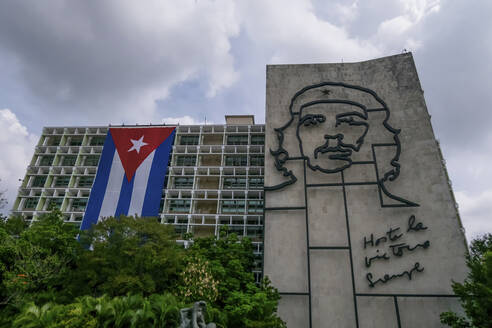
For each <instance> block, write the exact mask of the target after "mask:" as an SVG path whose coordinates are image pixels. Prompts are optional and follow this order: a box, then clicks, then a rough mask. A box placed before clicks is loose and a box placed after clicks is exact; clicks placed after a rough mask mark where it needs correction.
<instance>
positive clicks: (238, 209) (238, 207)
mask: <svg viewBox="0 0 492 328" xmlns="http://www.w3.org/2000/svg"><path fill="white" fill-rule="evenodd" d="M221 205H222V206H221V208H222V213H224V214H226V213H227V214H239V213H241V214H242V213H244V208H245V202H244V200H242V199H239V200H223V201H222V204H221Z"/></svg>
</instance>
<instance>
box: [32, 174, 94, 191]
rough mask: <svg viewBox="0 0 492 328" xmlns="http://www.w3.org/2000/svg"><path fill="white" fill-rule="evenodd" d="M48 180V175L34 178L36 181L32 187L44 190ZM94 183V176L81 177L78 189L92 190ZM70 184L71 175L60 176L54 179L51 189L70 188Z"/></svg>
mask: <svg viewBox="0 0 492 328" xmlns="http://www.w3.org/2000/svg"><path fill="white" fill-rule="evenodd" d="M46 180H47V176H46V175H38V176H36V177H34V180H33V182H32V185H31V186H32V187H38V188H42V187H44V185H45V183H46ZM93 181H94V177H93V176H82V177H79V179H78V183H77V187H79V188H90V187H91V186H92V183H93ZM69 183H70V175H60V176H56V177H54V179H53V182H52V183H51V187H68V185H69Z"/></svg>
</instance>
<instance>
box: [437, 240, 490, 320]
mask: <svg viewBox="0 0 492 328" xmlns="http://www.w3.org/2000/svg"><path fill="white" fill-rule="evenodd" d="M466 264H467V266H468V268H469V269H470V271H469V273H468V276H467V278H466V279H465V281H464V282H463V284H461V283H458V282H453V291H454V292H455V294H456V295H458V296H459V298H460V300H461V305H462V306H463V309H464V310H465V313H466V318H465V317H461V316H459V315H457V314H456V313H453V312H444V313H442V314H441V323H443V324H446V325H448V326H450V327H453V328H467V327H476V328H490V327H492V319H491V318H492V234H486V235H484V236H483V237H481V238H477V239H475V240H473V241H472V242H471V245H470V254H467V255H466Z"/></svg>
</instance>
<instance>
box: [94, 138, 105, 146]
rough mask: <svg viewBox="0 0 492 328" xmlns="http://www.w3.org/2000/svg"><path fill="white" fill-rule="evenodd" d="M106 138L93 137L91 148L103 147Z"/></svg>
mask: <svg viewBox="0 0 492 328" xmlns="http://www.w3.org/2000/svg"><path fill="white" fill-rule="evenodd" d="M105 139H106V137H92V139H91V146H102V145H104V140H105Z"/></svg>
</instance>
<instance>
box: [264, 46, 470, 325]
mask: <svg viewBox="0 0 492 328" xmlns="http://www.w3.org/2000/svg"><path fill="white" fill-rule="evenodd" d="M326 82H328V83H326ZM321 83H324V84H323V85H321ZM315 85H317V86H315ZM310 86H311V87H310ZM306 87H307V88H306ZM303 88H305V89H304V90H303ZM301 90H302V91H301ZM266 92H267V97H266V102H267V103H266V156H265V186H266V187H270V186H276V185H279V184H280V183H282V182H284V181H289V180H290V181H294V180H296V181H295V183H293V184H290V185H288V186H285V187H283V188H281V189H278V190H275V191H269V190H268V188H267V189H266V190H267V191H266V193H265V194H266V196H265V198H266V202H265V203H266V210H265V249H264V253H265V262H264V272H265V274H266V275H268V276H269V277H270V278H271V280H272V282H273V284H274V285H275V286H276V287H277V288H278V289H279V291H280V292H281V293H290V294H289V295H287V294H285V296H284V298H283V299H282V301H281V302H280V308H279V313H280V314H281V315H282V316H283V318H284V320H286V321H287V323H288V327H294V328H296V327H398V326H399V325H400V326H401V327H440V324H439V318H438V316H439V313H440V312H442V311H445V310H447V309H459V305H458V301H457V299H456V298H454V297H449V296H450V295H451V294H452V289H451V287H450V284H451V280H456V281H461V280H463V279H464V277H465V275H466V266H465V264H464V254H465V252H466V241H465V238H464V233H463V229H462V226H461V223H460V221H459V216H458V213H457V210H456V207H455V201H454V197H453V195H452V191H451V189H450V186H449V183H448V180H447V174H446V172H445V167H444V165H443V161H442V158H441V153H440V150H439V147H438V144H437V142H436V141H435V137H434V134H433V132H432V127H431V124H430V117H429V114H428V112H427V108H426V106H425V101H424V97H423V92H422V90H421V87H420V83H419V80H418V76H417V72H416V69H415V65H414V63H413V59H412V56H411V54H409V53H407V54H402V55H397V56H391V57H385V58H381V59H376V60H372V61H367V62H361V63H350V64H313V65H274V66H268V67H267V90H266ZM274 129H276V130H274ZM280 141H282V144H280ZM280 145H281V146H282V147H279V146H280ZM270 149H271V150H273V151H277V154H280V155H278V156H277V157H276V158H275V156H272V155H271V154H270V153H269V150H270ZM275 159H277V167H276V166H275ZM282 167H283V168H285V173H287V174H282V172H280V171H279V170H278V168H282ZM292 176H295V179H293V178H292ZM416 204H418V205H419V206H414V205H416ZM289 207H293V208H294V209H291V210H289V209H287V208H289ZM378 239H379V241H378ZM364 241H366V242H364ZM377 256H379V257H377ZM371 258H372V260H371ZM409 278H411V279H409ZM292 293H296V295H292ZM431 296H432V297H431ZM435 296H438V297H435ZM301 299H302V300H303V301H302V302H300V301H299V300H301ZM301 308H302V309H301ZM397 309H398V310H397Z"/></svg>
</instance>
